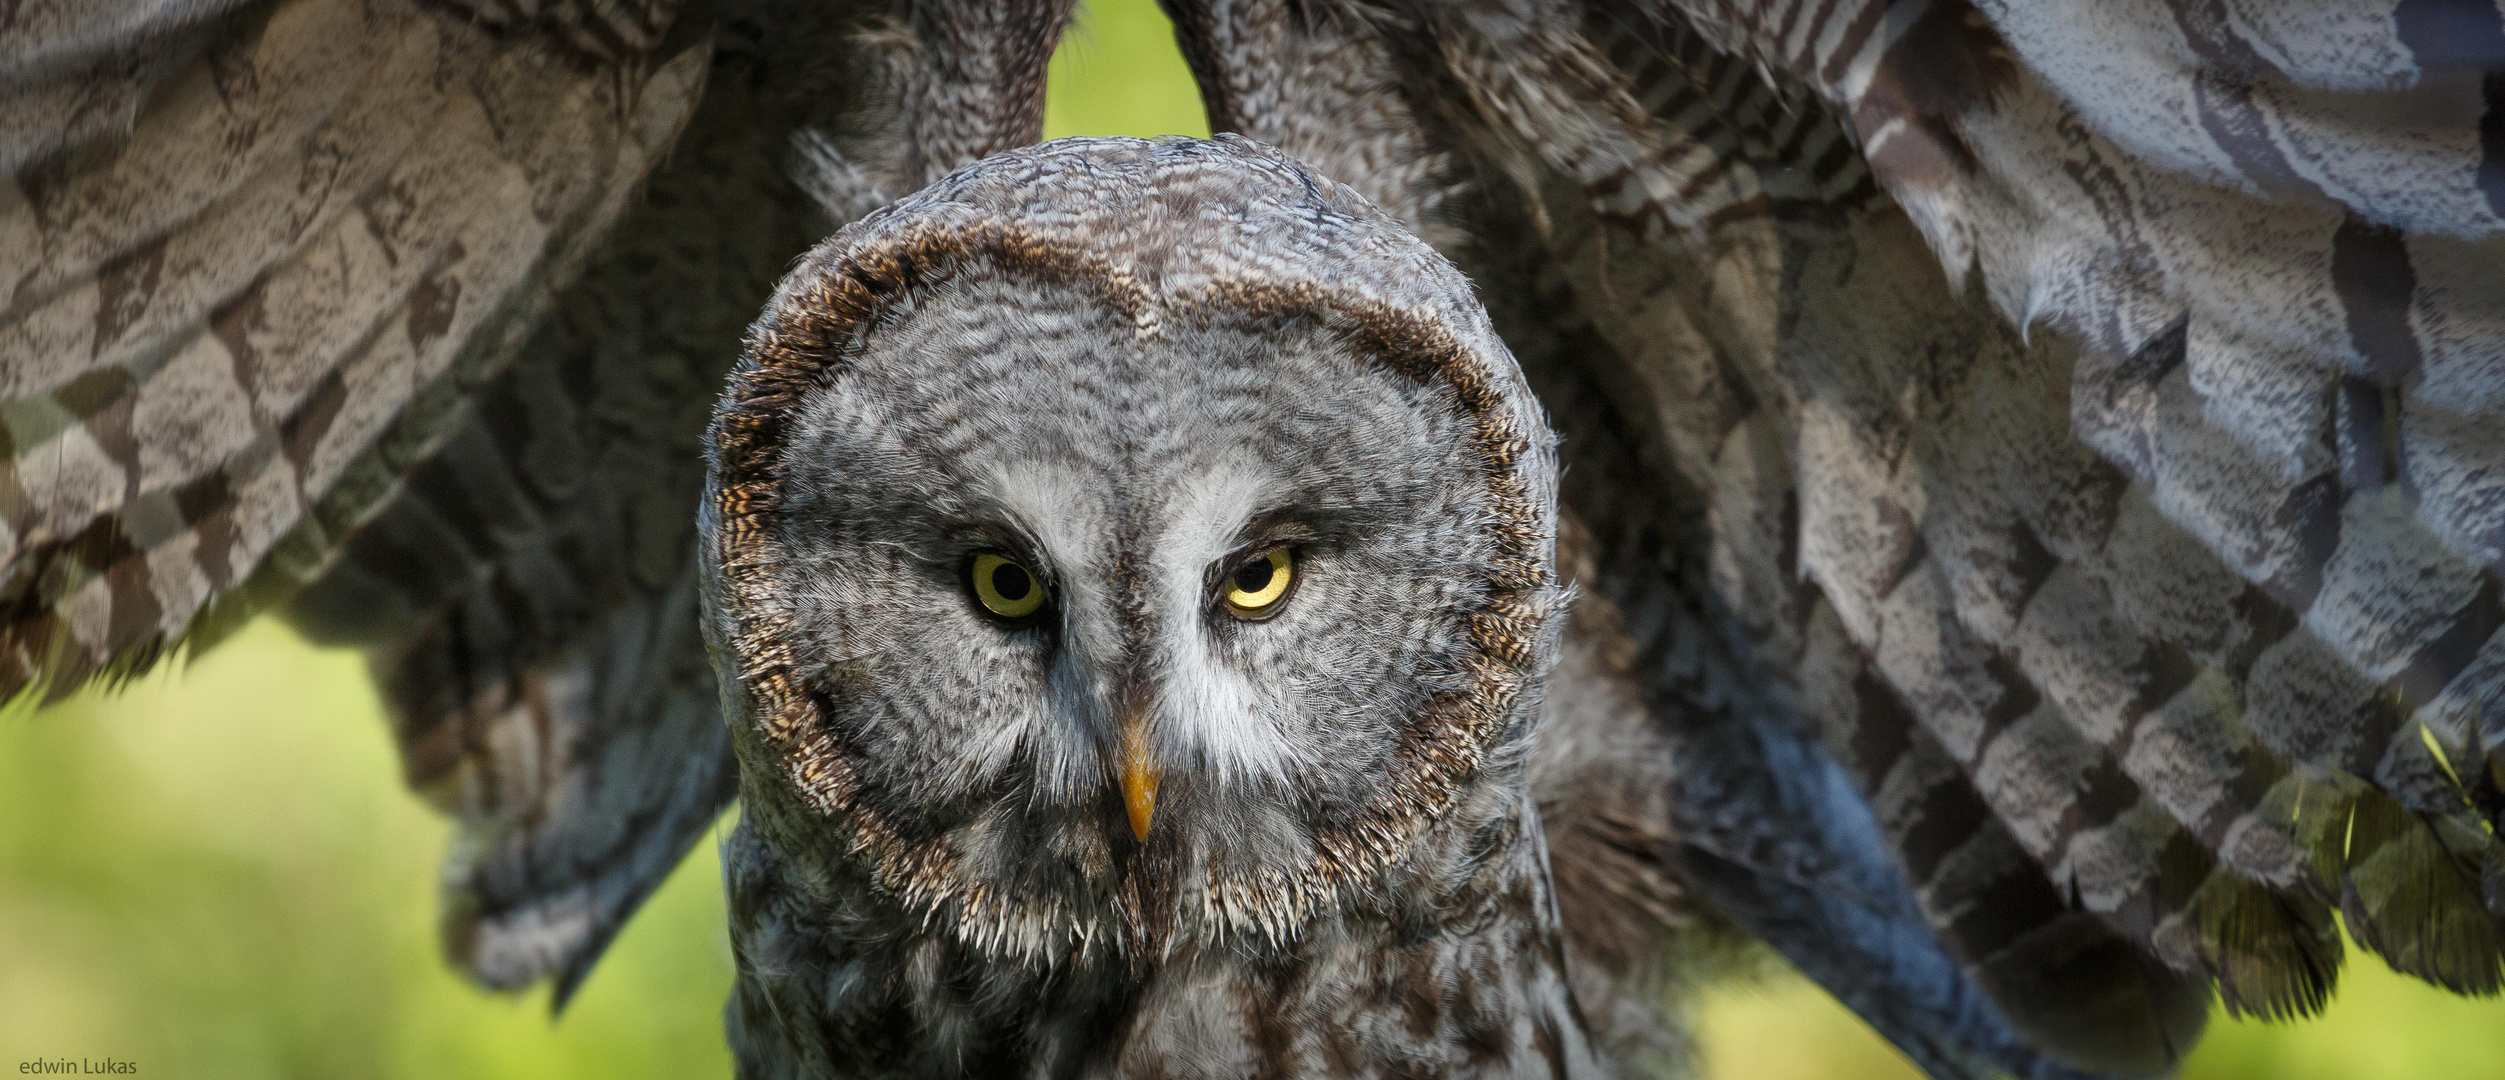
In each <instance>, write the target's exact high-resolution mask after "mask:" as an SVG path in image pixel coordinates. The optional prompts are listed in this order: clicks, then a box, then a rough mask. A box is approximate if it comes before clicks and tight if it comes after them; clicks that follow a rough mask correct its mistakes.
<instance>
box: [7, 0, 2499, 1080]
mask: <svg viewBox="0 0 2505 1080" xmlns="http://www.w3.org/2000/svg"><path fill="white" fill-rule="evenodd" d="M1207 131H1208V127H1207V121H1206V120H1205V119H1204V117H1203V116H1202V114H1201V110H1200V105H1199V102H1198V101H1197V99H1196V97H1195V95H1194V91H1193V88H1192V83H1191V77H1190V74H1189V73H1188V71H1187V70H1186V69H1185V68H1184V66H1183V62H1182V59H1181V57H1180V56H1178V55H1177V54H1176V52H1175V49H1174V43H1173V38H1172V36H1171V30H1170V29H1169V28H1168V27H1167V25H1166V23H1165V21H1164V19H1163V18H1162V16H1160V15H1159V14H1158V13H1157V12H1156V10H1155V7H1154V5H1153V2H1152V0H1098V2H1096V3H1094V4H1093V5H1092V10H1091V11H1090V12H1089V13H1088V14H1087V15H1086V16H1085V19H1084V22H1083V24H1082V26H1081V28H1080V30H1079V32H1078V33H1075V34H1073V35H1072V37H1071V39H1070V41H1069V42H1068V43H1067V44H1066V45H1065V46H1064V48H1063V49H1062V53H1061V55H1060V56H1059V57H1058V58H1057V59H1056V60H1055V61H1054V65H1053V71H1052V89H1051V96H1050V98H1049V99H1048V101H1047V105H1046V120H1045V133H1046V134H1047V135H1049V136H1062V135H1079V134H1123V133H1128V134H1156V133H1162V132H1177V133H1187V134H1206V133H1207ZM448 837H449V831H448V829H447V827H446V826H445V825H444V823H443V822H442V821H440V820H438V819H437V818H435V817H434V816H433V815H432V814H430V813H429V812H428V811H426V810H425V809H424V808H423V807H422V806H420V805H419V804H418V803H417V801H416V800H414V799H413V798H411V797H410V796H409V795H407V794H406V793H404V792H403V791H402V790H401V787H400V783H399V766H398V762H397V761H396V760H395V759H394V756H393V751H392V748H391V744H390V741H389V739H388V738H387V737H386V734H385V729H384V724H383V721H382V720H381V718H380V716H379V714H378V711H377V706H376V703H375V700H374V697H373V694H372V692H371V691H370V690H369V689H368V688H367V686H366V683H365V677H364V671H363V666H362V664H361V663H360V662H359V661H358V660H357V658H356V657H354V656H352V655H348V654H343V653H337V652H322V651H316V650H313V649H311V648H309V647H307V646H306V645H304V644H303V643H302V642H301V641H298V640H297V639H296V638H294V637H293V636H292V635H291V634H290V633H289V632H288V631H287V630H285V629H284V628H282V627H280V626H278V625H276V624H274V623H271V622H268V621H266V620H265V621H264V622H262V623H260V624H258V625H255V626H253V627H252V628H250V629H248V630H247V631H245V632H244V633H242V634H240V635H238V636H237V637H236V638H235V639H234V640H232V641H230V642H228V643H227V644H225V645H223V646H221V647H219V648H218V649H216V650H215V651H213V652H211V653H209V654H208V655H206V656H205V657H202V658H201V659H200V660H199V661H198V662H196V663H192V664H189V665H187V666H180V667H179V668H176V667H175V666H173V665H169V669H168V670H160V671H159V672H157V673H155V674H153V675H151V676H148V677H146V678H144V679H141V680H139V681H138V682H136V683H134V684H132V685H131V686H129V687H127V688H125V689H124V690H122V691H120V692H118V693H113V694H104V693H98V692H92V691H91V692H88V693H85V694H82V695H80V696H79V697H77V698H74V699H72V700H71V701H69V702H66V703H64V704H62V705H60V706H57V707H54V708H51V709H47V710H43V711H40V712H35V711H32V710H30V709H29V708H27V707H25V706H23V705H21V706H18V707H15V708H12V709H10V710H8V711H7V712H5V713H0V1067H8V1066H11V1065H12V1063H16V1062H22V1061H27V1060H31V1059H34V1058H38V1057H41V1058H62V1057H67V1058H73V1059H76V1058H81V1057H86V1058H103V1057H107V1056H110V1057H113V1058H116V1059H120V1060H127V1061H135V1062H137V1063H138V1065H139V1067H140V1069H141V1070H142V1073H141V1075H145V1076H157V1077H182V1078H191V1077H316V1078H325V1080H328V1078H348V1077H356V1078H363V1077H376V1078H380V1077H407V1078H420V1077H423V1078H436V1077H482V1078H497V1077H512V1078H516V1080H522V1078H528V1080H569V1078H575V1077H584V1078H590V1077H599V1078H604V1080H632V1078H638V1077H671V1078H677V1080H698V1078H705V1077H727V1076H728V1075H729V1074H730V1059H729V1056H728V1054H727V1052H726V1051H725V1050H724V1048H723V1044H722V1038H721V1032H720V1024H719V1014H720V1009H721V1006H722V1002H723V1000H724V998H725V996H726V994H727V993H728V991H729V987H730V981H731V962H730V951H729V947H728V945H727V944H726V942H725V940H724V936H723V915H722V897H721V891H720V883H719V882H720V879H719V873H718V865H717V863H716V860H715V854H714V851H713V845H711V844H704V845H700V849H699V850H698V851H697V852H696V854H695V856H694V857H692V858H690V859H689V860H688V863H687V865H686V866H684V867H682V868H680V870H679V871H678V873H677V875H676V876H674V877H673V878H672V879H671V880H670V882H669V884H668V885H667V886H666V887H664V888H663V889H662V890H661V892H660V893H659V895H657V896H655V897H654V898H653V901H652V903H651V904H650V905H649V906H648V907H647V908H646V909H645V911H644V912H643V913H642V914H641V915H640V916H638V917H637V918H636V919H635V921H634V923H633V924H632V925H630V926H629V927H628V928H627V930H626V932H625V934H624V935H623V936H622V937H620V939H619V940H618V942H617V944H616V946H615V947H613V948H612V949H611V950H610V952H609V955H608V958H607V959H606V960H604V961H602V963H601V965H600V967H599V968H598V970H597V971H595V972H594V973H593V975H592V977H591V979H590V981H589V982H588V983H587V984H586V985H585V986H584V988H583V991H582V993H581V995H580V996H579V997H578V998H577V999H576V1001H575V1004H574V1005H573V1007H572V1008H571V1009H570V1010H568V1011H567V1013H566V1014H565V1016H564V1017H563V1018H562V1019H560V1020H557V1021H555V1022H553V1023H552V1022H551V1021H550V1020H549V1017H548V1013H547V1003H546V999H545V991H541V992H537V993H533V994H529V995H525V996H521V997H508V996H496V995H490V994H485V993H481V992H479V991H477V990H475V989H472V988H471V987H469V986H468V985H466V984H464V983H462V982H460V981H459V980H458V979H456V978H455V977H454V976H453V975H452V974H451V973H450V972H449V971H448V970H446V968H445V967H444V966H443V964H442V962H441V961H440V960H439V959H438V957H437V954H436V947H435V934H434V922H435V896H434V875H435V867H436V864H437V860H438V858H439V856H440V855H441V854H442V852H443V850H444V847H445V845H446V843H447V840H448ZM2351 956H2352V957H2353V958H2355V959H2354V962H2352V963H2351V964H2350V966H2349V968H2348V971H2347V972H2346V975H2345V977H2344V978H2343V980H2342V982H2341V984H2340V991H2339V997H2338V999H2337V1001H2336V1003H2335V1004H2334V1005H2333V1007H2332V1009H2331V1012H2330V1015H2329V1016H2327V1017H2325V1018H2324V1019H2322V1020H2319V1021H2316V1022H2314V1023H2311V1024H2305V1025H2299V1026H2292V1027H2271V1026H2266V1025H2261V1024H2255V1023H2234V1022H2228V1021H2226V1020H2225V1019H2224V1018H2223V1017H2221V1018H2219V1020H2218V1022H2217V1023H2215V1024H2214V1025H2213V1026H2212V1028H2211V1034H2210V1036H2209V1038H2208V1040H2207V1041H2206V1042H2204V1043H2203V1044H2202V1045H2201V1047H2200V1049H2199V1051H2198V1052H2197V1053H2195V1054H2194V1055H2193V1057H2192V1059H2191V1062H2190V1063H2189V1065H2188V1066H2187V1067H2186V1068H2185V1070H2184V1073H2183V1075H2184V1076H2186V1077H2190V1078H2197V1080H2244V1078H2255V1080H2259V1078H2269V1080H2380V1078H2395V1080H2398V1078H2409V1080H2417V1078H2422V1077H2447V1078H2451V1077H2462V1078H2469V1077H2505V1007H2500V1006H2499V1005H2498V1004H2497V1003H2495V1002H2492V1001H2490V1002H2482V1001H2466V1000H2462V999H2458V998H2453V997H2449V996H2447V995H2444V994H2442V993H2440V992H2437V991H2435V990H2432V989H2429V988H2427V987H2425V986H2422V985H2419V984H2417V983H2414V982H2410V981H2408V980H2405V979H2403V978H2401V977H2399V976H2397V975H2394V974H2392V973H2391V972H2390V971H2389V970H2388V969H2386V968H2385V967H2384V965H2383V964H2382V963H2381V962H2380V961H2377V960H2375V959H2373V958H2371V957H2358V956H2357V954H2356V953H2355V952H2354V951H2352V953H2351ZM1700 1026H1701V1029H1702V1031H1701V1038H1702V1042H1703V1051H1704V1058H1705V1073H1706V1075H1707V1076H1709V1077H1713V1078H1717V1080H1808V1078H1813V1077H1815V1078H1833V1077H1841V1078H1851V1080H1864V1078H1867V1080H1896V1078H1912V1077H1914V1075H1915V1074H1914V1073H1913V1071H1912V1070H1911V1069H1910V1068H1909V1067H1908V1066H1906V1065H1905V1063H1904V1062H1903V1060H1902V1059H1901V1058H1898V1057H1897V1056H1896V1054H1895V1053H1894V1051H1892V1050H1890V1049H1889V1048H1888V1047H1887V1046H1886V1044H1884V1043H1882V1042H1881V1041H1879V1040H1878V1039H1877V1038H1876V1037H1875V1036H1874V1035H1872V1034H1871V1033H1870V1032H1869V1030H1868V1029H1867V1028H1865V1027H1863V1026H1862V1025H1861V1024H1860V1022H1859V1021H1857V1020H1855V1019H1854V1018H1853V1017H1852V1016H1851V1014H1849V1013H1847V1012H1845V1011H1844V1010H1842V1009H1841V1008H1840V1007H1838V1006H1836V1005H1835V1004H1834V1003H1833V1002H1832V1001H1830V1000H1829V999H1827V998H1826V997H1825V996H1824V995H1822V994H1820V993H1819V992H1818V991H1817V990H1815V989H1814V988H1812V987H1810V986H1809V985H1807V984H1806V983H1804V982H1802V981H1801V980H1800V979H1798V978H1797V977H1793V976H1790V975H1788V974H1785V973H1783V972H1782V971H1780V970H1779V969H1778V970H1775V971H1774V972H1773V973H1772V974H1770V975H1768V976H1766V977H1763V978H1760V979H1757V980H1754V981H1750V982H1746V983H1741V984H1736V985H1726V986H1721V987H1717V988H1716V989H1714V990H1713V991H1712V992H1711V993H1710V994H1709V995H1708V997H1707V999H1706V1001H1705V1003H1704V1005H1703V1007H1702V1009H1701V1021H1700Z"/></svg>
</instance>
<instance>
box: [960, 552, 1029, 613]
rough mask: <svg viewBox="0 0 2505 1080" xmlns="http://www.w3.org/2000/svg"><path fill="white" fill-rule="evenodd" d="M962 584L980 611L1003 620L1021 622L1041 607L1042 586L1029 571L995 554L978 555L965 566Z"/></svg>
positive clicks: (1006, 557)
mask: <svg viewBox="0 0 2505 1080" xmlns="http://www.w3.org/2000/svg"><path fill="white" fill-rule="evenodd" d="M966 584H967V585H968V587H970V588H972V589H973V590H974V600H975V602H976V603H979V604H981V605H983V610H985V611H988V612H991V613H992V614H994V615H997V616H1000V617H1001V618H1003V619H1011V620H1015V619H1023V618H1026V617H1027V616H1029V615H1033V614H1035V612H1036V611H1037V610H1038V609H1040V608H1042V607H1043V606H1044V583H1043V582H1042V581H1039V580H1037V579H1036V577H1035V574H1034V572H1033V571H1031V570H1028V569H1027V568H1026V567H1023V566H1020V565H1018V564H1017V562H1016V560H1013V559H1011V558H1009V557H1008V556H1006V555H1002V554H999V553H997V552H990V551H986V552H982V553H979V554H977V555H975V556H974V559H973V561H972V562H970V563H968V564H967V565H966Z"/></svg>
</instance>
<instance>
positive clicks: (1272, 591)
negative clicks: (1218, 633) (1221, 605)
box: [1225, 548, 1296, 619]
mask: <svg viewBox="0 0 2505 1080" xmlns="http://www.w3.org/2000/svg"><path fill="white" fill-rule="evenodd" d="M1295 580H1296V557H1295V556H1293V555H1290V554H1288V549H1286V548H1279V549H1276V550H1274V551H1272V552H1270V553H1269V554H1267V555H1264V556H1262V557H1260V558H1258V559H1254V560H1253V561H1251V562H1248V563H1245V564H1244V565H1243V567H1242V568H1241V569H1238V570H1236V571H1235V572H1234V573H1232V574H1228V575H1227V576H1226V596H1225V599H1226V609H1227V610H1228V611H1232V612H1234V613H1235V614H1236V616H1237V617H1238V618H1244V619H1266V618H1269V617H1270V614H1271V612H1272V611H1273V610H1275V609H1276V608H1277V607H1278V606H1279V601H1281V600H1285V599H1287V587H1288V585H1289V584H1291V583H1293V582H1294V581H1295Z"/></svg>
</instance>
